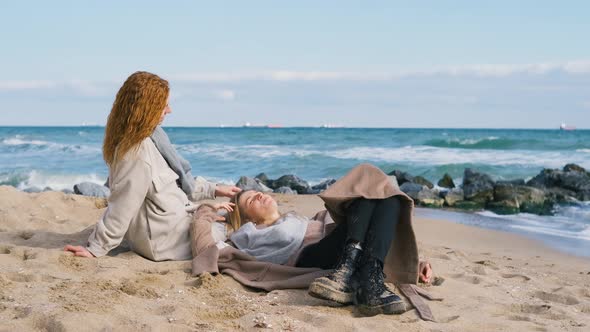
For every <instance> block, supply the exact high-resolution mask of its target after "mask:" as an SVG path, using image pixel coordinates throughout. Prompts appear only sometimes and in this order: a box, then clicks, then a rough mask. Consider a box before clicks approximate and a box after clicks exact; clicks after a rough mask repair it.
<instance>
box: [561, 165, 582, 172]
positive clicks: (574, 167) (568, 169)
mask: <svg viewBox="0 0 590 332" xmlns="http://www.w3.org/2000/svg"><path fill="white" fill-rule="evenodd" d="M563 171H564V172H571V171H575V172H580V173H587V172H586V169H584V167H582V166H579V165H576V164H567V165H565V166H563Z"/></svg>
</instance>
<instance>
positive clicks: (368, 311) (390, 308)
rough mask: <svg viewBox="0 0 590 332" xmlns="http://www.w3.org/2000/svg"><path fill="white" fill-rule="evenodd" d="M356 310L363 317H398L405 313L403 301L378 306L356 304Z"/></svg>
mask: <svg viewBox="0 0 590 332" xmlns="http://www.w3.org/2000/svg"><path fill="white" fill-rule="evenodd" d="M357 308H358V310H359V311H360V313H361V314H363V315H364V316H376V315H379V314H385V315H399V314H403V313H404V312H406V311H407V309H406V304H405V303H404V301H398V302H393V303H388V304H384V305H380V306H368V305H364V304H358V305H357Z"/></svg>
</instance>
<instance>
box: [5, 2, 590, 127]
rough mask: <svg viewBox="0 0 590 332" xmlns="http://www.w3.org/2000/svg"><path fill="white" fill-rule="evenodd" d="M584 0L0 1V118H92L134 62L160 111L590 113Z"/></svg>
mask: <svg viewBox="0 0 590 332" xmlns="http://www.w3.org/2000/svg"><path fill="white" fill-rule="evenodd" d="M589 12H590V2H587V1H563V2H558V1H525V0H521V1H499V0H498V1H414V2H411V3H409V2H407V1H406V2H402V1H342V0H340V1H304V0H298V1H254V0H253V1H208V2H205V1H173V0H171V1H166V2H164V1H146V0H144V1H108V0H105V1H79V0H78V1H59V0H54V1H26V0H22V1H2V2H0V40H1V41H2V44H1V46H0V112H1V114H2V116H1V117H0V126H11V125H34V126H37V125H45V126H55V125H68V126H72V125H74V126H75V125H81V124H96V125H104V123H105V122H106V118H107V116H108V113H109V111H110V108H111V106H112V103H113V101H114V97H115V94H116V92H117V90H118V89H119V88H120V86H121V85H122V83H123V82H124V80H125V79H126V78H127V77H128V76H129V75H130V74H132V73H133V72H135V71H138V70H146V71H150V72H153V73H156V74H158V75H159V76H161V77H163V78H165V79H167V80H168V81H169V82H170V86H171V97H170V106H171V107H172V110H173V113H172V114H170V115H169V116H168V118H167V119H166V123H165V125H168V126H219V125H228V126H235V125H242V124H244V123H246V122H249V123H251V124H278V125H283V126H320V125H324V124H331V125H341V126H347V127H402V128H403V127H412V128H417V127H420V128H432V127H439V128H440V127H444V128H556V127H558V126H559V125H560V124H561V123H566V124H568V125H573V126H576V127H578V128H590V43H589V42H588V33H589V32H590V20H589V19H588V13H589Z"/></svg>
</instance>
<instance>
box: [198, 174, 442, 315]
mask: <svg viewBox="0 0 590 332" xmlns="http://www.w3.org/2000/svg"><path fill="white" fill-rule="evenodd" d="M320 197H321V198H322V199H323V200H324V202H325V205H326V208H327V209H328V212H329V215H328V214H327V213H326V212H323V213H322V212H320V213H318V214H317V215H316V216H315V217H314V218H313V219H311V220H310V219H307V218H305V217H302V216H300V215H297V214H296V213H291V212H290V213H286V214H281V213H279V210H278V206H277V202H276V201H275V200H274V199H273V198H272V197H271V196H269V195H266V194H264V193H261V192H256V191H252V190H247V191H242V192H241V193H239V194H238V195H236V196H235V204H236V209H234V211H233V212H232V213H230V224H231V227H230V229H235V230H236V231H234V232H233V233H231V235H229V240H230V241H229V242H231V244H232V245H233V248H232V247H227V246H226V245H225V244H224V243H223V241H224V239H225V238H224V237H223V235H222V234H220V233H221V232H219V224H215V223H213V224H208V223H211V222H213V221H215V220H218V219H220V218H219V217H218V216H217V215H215V214H213V213H214V211H215V209H212V208H210V207H207V206H202V207H201V208H199V210H197V213H196V215H195V222H194V224H193V227H192V229H191V233H192V236H193V241H194V242H193V255H194V256H195V259H194V260H193V274H197V275H198V274H200V273H202V272H218V271H221V272H224V273H227V274H230V275H232V276H233V277H234V278H236V279H237V280H238V281H240V282H242V283H243V284H246V285H248V286H253V287H258V288H263V289H267V290H271V289H277V288H298V287H291V286H299V288H302V287H306V286H309V293H310V294H311V295H312V296H315V297H319V298H322V299H327V300H331V301H335V302H338V303H342V304H350V303H353V302H354V303H355V304H356V306H357V308H358V309H359V311H360V312H361V313H362V314H364V315H368V316H370V315H376V314H380V313H383V314H395V313H402V312H404V311H405V310H406V308H405V304H404V302H403V301H402V299H401V298H400V297H399V296H398V295H396V294H395V293H393V292H392V291H391V290H389V289H388V288H387V287H386V286H385V276H384V267H385V272H386V274H387V281H396V282H398V283H402V284H415V283H416V282H417V280H418V277H420V279H421V280H422V281H424V282H428V281H429V279H430V277H431V275H432V271H431V269H430V266H429V265H427V264H422V266H421V267H420V269H421V271H418V270H419V265H418V264H419V263H418V253H417V247H416V240H415V237H414V233H413V230H412V226H411V215H412V208H413V201H412V200H411V198H409V197H408V196H407V195H405V194H404V193H403V192H401V191H400V190H399V188H398V187H397V184H396V183H393V182H392V181H391V180H390V179H389V178H388V177H387V176H386V175H385V174H384V173H383V172H382V171H381V170H380V169H378V168H376V167H374V166H372V165H368V164H362V165H359V166H357V167H355V168H354V169H353V170H352V171H351V172H349V173H348V174H347V175H346V176H344V177H343V178H342V179H340V180H339V181H337V182H336V183H334V184H333V185H332V186H331V187H330V188H329V189H327V190H326V191H324V192H323V193H322V194H320ZM330 217H332V219H333V220H334V221H336V224H333V223H332V224H328V222H327V221H328V220H329V219H330ZM330 226H332V227H331V228H332V229H331V231H329V228H330ZM334 226H335V227H334ZM208 228H209V229H213V230H212V231H209V232H208ZM235 250H239V251H240V252H241V253H242V254H241V255H240V254H239V253H236V252H235ZM207 252H208V253H207ZM244 254H245V255H244ZM216 258H217V264H218V265H219V266H218V267H219V269H216V268H215V267H211V265H212V261H211V259H213V260H215V259H216ZM254 261H256V262H259V264H258V267H256V266H255V264H254V263H253V262H254ZM260 262H266V263H267V264H266V265H264V264H260ZM277 265H278V266H282V268H281V267H278V266H277ZM319 269H321V271H322V272H323V275H324V276H321V277H319V278H317V279H316V277H318V276H319V275H317V274H315V275H314V273H315V272H317V270H319ZM332 269H333V270H332ZM297 270H298V271H297ZM325 270H332V271H331V272H329V273H327V272H326V271H325ZM281 278H283V279H290V278H292V279H293V280H295V279H298V280H297V281H298V282H291V283H289V282H283V281H284V280H281ZM314 279H315V280H314ZM312 281H313V282H312Z"/></svg>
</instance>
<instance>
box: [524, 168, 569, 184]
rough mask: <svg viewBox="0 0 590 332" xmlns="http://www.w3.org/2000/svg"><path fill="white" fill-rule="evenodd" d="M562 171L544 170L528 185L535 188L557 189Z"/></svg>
mask: <svg viewBox="0 0 590 332" xmlns="http://www.w3.org/2000/svg"><path fill="white" fill-rule="evenodd" d="M561 173H563V172H561V171H559V170H556V169H547V168H546V169H543V170H542V171H541V172H540V173H539V174H537V175H536V176H535V177H533V178H532V179H530V180H529V181H528V182H527V183H526V185H527V186H530V187H535V188H549V187H557V186H558V183H559V178H560V177H561Z"/></svg>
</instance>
